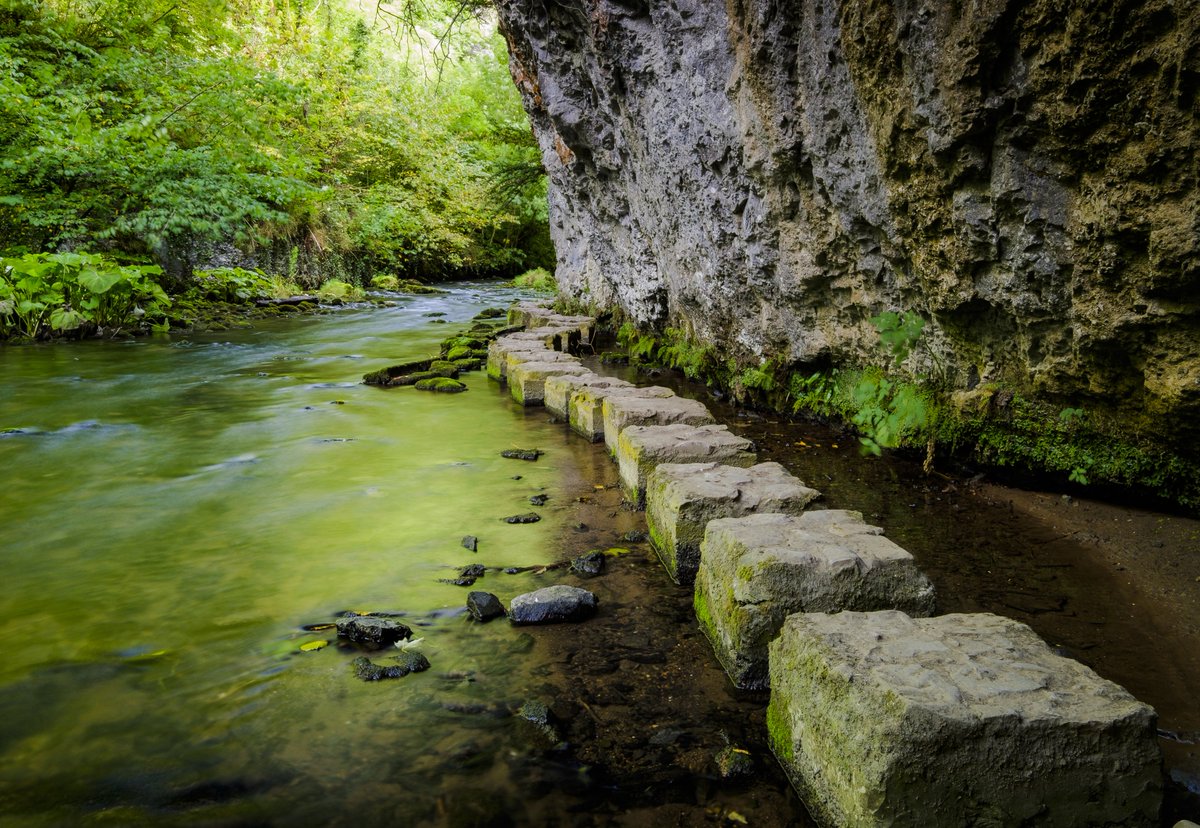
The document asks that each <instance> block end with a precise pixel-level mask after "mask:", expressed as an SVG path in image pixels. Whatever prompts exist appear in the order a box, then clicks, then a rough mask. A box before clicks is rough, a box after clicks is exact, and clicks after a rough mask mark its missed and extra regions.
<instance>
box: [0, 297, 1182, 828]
mask: <svg viewBox="0 0 1200 828" xmlns="http://www.w3.org/2000/svg"><path fill="white" fill-rule="evenodd" d="M447 287H449V292H448V293H446V294H442V295H437V296H429V297H412V298H406V299H403V300H400V302H399V303H398V304H397V306H395V307H392V308H386V309H361V310H355V309H347V310H341V311H339V312H337V313H334V314H331V315H326V316H311V317H294V318H286V319H280V320H277V321H272V322H264V323H259V324H257V325H256V326H255V328H254V329H252V330H242V331H236V332H222V333H213V334H207V335H192V336H189V337H188V338H186V339H184V338H181V337H174V338H171V339H166V338H163V339H142V340H137V341H134V342H129V343H111V342H85V343H59V344H55V345H30V346H9V347H0V429H18V431H15V432H10V433H7V434H3V435H0V554H2V555H3V558H2V560H3V562H4V564H5V572H4V582H3V583H4V586H3V589H2V591H0V634H2V638H0V641H3V644H4V654H3V658H0V823H2V824H4V825H9V824H12V825H18V826H26V825H28V826H45V825H70V826H73V825H91V824H103V825H122V826H124V825H139V824H154V825H221V826H226V825H228V826H234V825H238V826H241V825H247V826H248V825H289V826H290V825H355V826H362V825H367V826H370V825H399V826H409V825H413V826H424V825H429V826H435V825H436V826H484V825H487V826H500V825H564V826H600V825H627V826H660V825H667V824H671V825H696V824H716V825H719V824H725V825H737V824H743V823H748V824H750V825H754V826H800V825H808V824H809V823H808V822H807V821H806V817H805V815H804V812H803V808H802V806H801V805H800V803H799V802H798V801H797V800H796V797H795V796H794V795H793V794H792V792H791V790H790V787H789V786H788V784H787V782H786V780H785V779H784V777H783V776H782V774H781V773H780V771H779V769H778V766H777V764H776V763H775V762H774V760H773V759H772V758H771V757H770V755H769V754H768V752H767V750H766V746H765V744H764V737H765V723H764V720H763V718H764V717H763V707H764V704H765V696H764V695H763V694H741V693H737V692H734V691H732V689H731V687H730V685H729V684H728V682H727V680H726V679H725V677H724V675H723V673H722V672H721V671H720V669H719V667H718V665H717V664H716V662H715V659H714V658H713V657H712V654H711V652H710V650H709V649H708V644H707V642H706V641H705V640H704V637H703V635H701V634H700V633H699V632H698V631H697V629H696V625H695V622H694V618H693V617H692V611H691V600H690V595H689V594H688V591H687V590H686V589H683V588H680V587H677V586H675V585H674V584H672V583H671V582H670V581H669V579H667V578H666V576H665V574H664V573H663V571H662V569H661V567H660V566H659V565H658V563H657V561H656V559H655V557H654V555H653V552H652V551H651V550H650V549H649V547H648V546H647V545H646V544H645V543H644V542H639V541H638V540H637V539H636V537H632V538H631V537H628V536H627V533H629V532H631V531H632V532H635V533H636V532H637V531H638V530H644V528H645V523H644V517H643V516H642V515H640V514H638V513H635V512H631V511H629V510H627V509H623V508H622V507H621V503H620V496H619V493H618V491H617V487H616V485H615V484H616V469H615V466H614V465H613V464H612V463H611V462H609V461H608V458H607V456H606V455H605V453H604V450H603V448H602V447H599V446H593V445H589V444H587V443H585V442H584V441H583V440H581V439H579V438H577V437H574V436H572V435H570V434H569V433H568V432H567V431H566V430H565V429H564V428H563V427H562V426H561V424H557V423H553V422H551V421H550V420H549V418H548V417H547V415H546V414H545V412H543V411H540V410H531V411H526V410H522V409H520V408H518V407H516V406H514V405H513V404H512V403H511V402H510V400H509V398H508V396H507V395H506V394H504V393H502V392H501V391H499V390H498V389H497V388H496V386H495V384H490V385H489V383H488V381H487V379H486V377H485V376H484V375H483V373H482V372H478V373H472V374H466V375H464V379H465V381H466V383H467V384H468V386H469V388H470V390H469V391H468V393H466V394H461V395H438V394H426V393H421V392H417V391H415V390H413V389H411V388H402V389H379V388H370V387H367V386H363V385H361V384H359V379H360V377H361V375H362V374H363V373H365V372H366V371H368V370H374V369H377V368H380V367H382V366H384V365H387V364H389V363H392V362H399V361H404V360H409V359H417V358H421V357H425V356H428V355H430V354H431V353H433V352H435V351H436V350H437V344H438V343H439V342H440V340H441V339H443V338H444V337H446V336H448V335H449V334H450V333H451V332H453V331H455V330H457V329H458V328H459V327H461V326H462V323H465V322H466V321H467V320H469V319H471V318H472V317H473V316H474V315H475V314H476V313H477V312H478V311H479V310H480V309H482V308H483V307H486V306H501V307H502V306H504V305H506V304H507V303H508V302H509V301H511V300H512V299H513V298H515V296H516V294H515V293H513V292H512V291H508V290H505V289H500V288H496V287H495V286H494V285H488V284H483V283H477V284H462V283H460V284H457V285H453V286H447ZM430 314H444V316H440V317H434V316H431V315H430ZM438 319H445V320H447V321H448V322H449V323H450V324H440V323H439V322H438V321H437V320H438ZM597 367H598V368H599V367H600V366H597ZM637 379H640V380H642V381H654V382H658V383H660V384H661V383H664V382H666V383H670V384H674V385H676V387H677V388H678V390H679V391H680V392H681V393H684V394H688V395H691V396H699V397H701V398H703V399H704V401H705V402H706V403H708V404H709V405H710V406H711V407H712V408H713V411H714V412H715V413H716V414H717V416H718V417H719V418H720V419H722V420H724V421H726V422H729V423H730V424H731V425H732V426H733V428H734V430H735V431H738V432H740V433H744V434H746V435H747V436H750V437H752V438H753V439H755V440H756V442H757V443H758V445H759V455H760V458H761V459H763V460H777V461H779V462H782V463H783V464H784V465H785V466H787V467H788V468H789V469H790V470H791V471H793V472H794V473H796V474H797V475H799V476H800V477H802V478H803V479H805V480H806V481H807V482H809V483H810V484H812V485H814V486H816V487H818V488H820V489H822V490H823V491H824V493H825V496H824V499H823V501H822V502H823V504H824V505H826V506H829V507H835V508H852V509H860V510H862V511H863V512H864V513H865V514H866V515H867V517H868V519H869V520H870V521H872V522H875V523H878V524H879V525H881V526H883V527H884V528H885V529H886V531H887V532H888V534H889V536H890V537H892V538H894V539H895V540H897V542H899V543H900V544H901V545H902V546H905V547H906V548H908V549H910V550H911V551H912V552H913V554H914V555H915V556H916V558H917V560H918V563H919V564H920V565H921V566H922V568H923V569H924V570H925V571H926V572H927V573H928V574H929V575H930V577H931V578H932V579H933V581H934V583H935V585H936V586H937V588H938V591H939V595H940V600H941V605H942V606H941V608H942V610H943V611H991V612H999V613H1002V614H1005V615H1009V616H1012V617H1015V618H1018V619H1019V620H1022V621H1025V622H1026V623H1029V624H1031V626H1033V627H1034V629H1035V630H1037V631H1038V632H1039V633H1040V634H1041V635H1043V636H1044V637H1046V638H1047V640H1048V641H1050V642H1051V643H1052V644H1054V645H1055V646H1058V647H1060V648H1061V649H1062V650H1063V652H1065V653H1066V654H1068V655H1071V656H1073V657H1076V658H1079V659H1081V660H1083V661H1084V662H1085V663H1088V664H1090V665H1091V666H1093V667H1095V668H1096V669H1097V670H1098V671H1099V672H1100V673H1101V674H1102V675H1104V676H1106V677H1108V678H1111V679H1113V680H1116V681H1118V682H1120V683H1122V684H1124V685H1126V686H1127V687H1128V688H1129V689H1130V690H1131V691H1133V692H1134V693H1135V695H1138V696H1139V698H1142V699H1144V700H1146V701H1149V702H1150V703H1152V704H1154V705H1156V707H1158V710H1159V713H1160V717H1161V718H1160V725H1161V726H1162V727H1163V731H1164V735H1163V740H1162V744H1163V747H1164V750H1165V752H1166V759H1167V761H1166V770H1167V771H1168V774H1169V776H1170V778H1171V779H1172V780H1174V783H1175V784H1176V786H1177V789H1176V795H1175V796H1174V798H1173V800H1172V803H1173V804H1171V803H1169V811H1170V813H1173V814H1175V816H1192V817H1193V818H1195V817H1196V816H1197V814H1196V813H1194V806H1195V802H1196V801H1197V800H1196V798H1195V794H1196V793H1200V757H1197V749H1196V741H1197V739H1198V738H1200V737H1197V735H1196V734H1197V733H1198V732H1200V720H1198V719H1197V716H1196V712H1195V709H1196V708H1195V704H1194V699H1195V694H1194V688H1195V687H1196V686H1197V681H1198V680H1200V654H1198V653H1200V647H1198V646H1196V642H1198V641H1200V626H1198V625H1197V623H1196V615H1195V606H1196V605H1197V603H1200V601H1198V599H1197V592H1200V523H1197V522H1196V521H1189V520H1187V519H1184V518H1178V517H1172V516H1163V515H1154V514H1153V513H1140V512H1136V511H1131V510H1120V509H1114V508H1111V507H1106V506H1103V505H1098V504H1088V503H1086V502H1084V501H1067V500H1063V499H1061V498H1059V497H1058V496H1057V495H1053V496H1050V495H1038V494H1036V493H1022V492H1017V491H1015V490H1004V489H1002V488H998V487H988V486H986V485H983V484H981V485H975V484H974V483H973V482H972V481H969V480H963V479H954V478H952V477H946V476H938V475H935V476H933V477H926V476H925V475H922V474H921V473H920V469H919V463H912V462H909V461H906V460H904V459H903V458H894V457H892V458H889V459H888V461H887V462H878V461H873V460H865V459H863V458H861V457H859V456H858V453H857V451H855V450H854V446H853V441H852V439H847V438H846V435H840V434H838V433H836V432H833V431H830V430H828V429H824V428H822V427H820V426H815V425H812V424H804V423H791V422H786V421H780V420H777V419H773V418H772V419H766V418H762V417H756V416H754V415H748V414H747V413H746V412H743V411H739V410H738V409H736V408H733V407H730V406H727V405H725V404H723V403H722V402H720V401H718V400H714V399H711V398H710V397H709V396H708V395H707V392H706V391H705V390H704V389H702V388H698V387H695V386H690V385H689V384H687V383H684V382H681V381H679V380H678V379H677V378H676V379H672V378H671V377H669V376H661V377H644V376H643V377H637ZM534 446H537V447H539V448H542V449H543V450H545V451H546V452H547V453H546V455H545V456H543V457H542V458H541V459H540V460H538V461H537V462H534V463H530V462H522V461H517V460H507V459H503V458H501V457H500V456H499V452H500V450H502V449H505V448H511V447H534ZM537 494H544V495H548V496H549V498H550V499H549V501H548V502H547V503H546V504H545V505H544V506H538V507H534V506H532V505H531V504H530V502H529V498H530V497H531V496H533V495H537ZM529 511H536V512H538V513H540V514H541V515H542V518H543V519H542V520H541V522H539V523H535V524H531V525H515V526H514V525H509V524H506V523H504V522H503V521H502V518H504V517H505V516H507V515H512V514H517V513H525V512H529ZM1081 516H1083V517H1081ZM1081 520H1083V521H1084V522H1081ZM468 534H470V535H475V536H477V537H478V538H479V552H478V553H477V554H476V553H472V552H469V551H468V550H466V549H465V548H463V547H462V546H461V545H460V540H461V539H462V537H463V536H464V535H468ZM612 546H623V547H627V549H628V551H627V552H626V553H623V554H620V555H619V556H616V557H612V558H610V559H609V569H608V572H607V574H606V575H604V576H603V577H601V578H595V579H592V580H589V581H587V582H586V583H585V582H583V581H582V580H581V579H580V578H579V577H578V576H575V575H571V574H568V573H566V572H564V571H563V570H562V569H551V570H549V571H542V565H545V564H552V563H556V562H559V561H562V560H564V559H566V558H570V557H572V556H574V555H577V554H580V553H581V552H583V551H586V550H589V549H594V548H608V547H612ZM1135 547H1137V548H1140V549H1141V550H1142V551H1141V553H1140V554H1141V557H1140V558H1138V557H1137V554H1136V553H1135ZM1106 550H1107V551H1106ZM1113 550H1116V552H1115V553H1114V552H1113ZM1106 555H1107V556H1108V557H1106ZM1114 555H1115V557H1114ZM473 563H482V564H485V565H486V566H488V567H489V570H488V572H487V574H486V575H485V576H484V577H483V578H482V579H481V580H480V581H479V583H478V584H477V585H476V587H475V588H477V589H486V590H488V591H491V592H495V593H496V594H497V595H499V597H500V598H501V599H502V600H504V601H505V602H506V603H507V601H508V600H509V599H510V598H511V597H512V596H514V595H516V594H518V593H521V592H525V591H528V590H530V589H534V588H537V587H540V586H544V585H547V584H550V583H556V582H560V581H566V582H570V583H581V584H583V585H585V586H586V587H587V588H588V589H591V590H593V591H595V592H596V593H597V594H598V595H599V596H600V613H599V615H598V616H597V617H596V618H595V619H593V620H591V621H589V622H587V623H586V624H581V625H564V626H558V627H546V628H536V629H530V630H529V631H523V630H522V629H520V628H513V627H511V626H509V625H508V624H507V623H505V622H503V621H500V622H493V623H491V624H486V625H482V624H477V623H474V622H472V621H470V620H469V619H468V618H467V617H466V616H465V614H464V612H463V603H464V600H465V596H466V593H467V591H468V590H466V589H464V588H463V587H460V586H454V585H452V584H448V583H443V582H442V579H451V578H453V577H455V576H456V575H457V573H458V571H459V570H460V569H461V568H462V567H464V566H466V565H469V564H473ZM1143 567H1158V568H1159V569H1160V570H1161V571H1160V572H1157V574H1155V573H1150V575H1153V576H1154V577H1149V576H1147V575H1146V574H1145V573H1143V572H1142V571H1141V569H1142V568H1143ZM504 568H515V569H518V570H520V571H519V572H516V573H514V574H509V573H505V572H503V571H502V570H503V569H504ZM1129 569H1133V570H1135V571H1136V572H1130V571H1127V570H1129ZM346 610H362V611H365V610H374V611H394V612H401V613H404V622H405V623H407V624H409V625H410V626H412V627H413V629H414V630H415V632H414V637H419V638H421V639H423V640H422V641H421V643H420V645H419V649H420V650H421V651H422V652H423V653H424V654H426V655H427V656H428V658H429V660H430V662H431V663H432V665H433V666H432V669H431V670H429V671H428V672H426V673H421V674H418V675H412V676H408V677H406V678H403V679H400V680H395V681H385V682H374V683H365V682H361V681H358V680H357V679H355V678H354V677H353V675H352V671H351V666H350V665H351V662H352V660H353V659H354V658H355V657H356V656H358V655H361V653H360V652H358V651H356V650H354V649H353V648H348V647H344V646H339V645H338V644H337V642H336V641H334V642H333V643H331V644H330V645H329V646H327V647H324V648H323V649H319V650H313V651H301V649H300V648H301V647H302V646H303V645H305V644H308V643H311V642H317V641H321V640H326V639H329V638H331V637H332V634H331V633H330V632H328V631H312V632H306V631H305V630H304V629H303V628H304V627H305V626H306V625H314V624H322V623H328V622H330V621H331V620H332V619H333V618H334V617H335V616H336V615H337V614H339V613H341V612H343V611H346ZM376 658H377V660H381V661H382V660H383V659H382V658H380V657H378V656H377V657H376ZM384 658H385V657H384ZM529 700H537V701H543V702H545V703H546V704H547V705H549V706H550V708H551V713H552V714H553V716H554V717H555V719H556V721H557V723H558V732H557V733H556V734H554V735H553V736H551V737H550V738H549V739H547V737H546V734H545V733H543V732H540V731H539V730H538V728H531V727H529V726H528V725H526V724H524V723H523V722H522V720H521V717H520V716H514V715H513V712H514V711H515V710H517V708H519V707H520V706H521V705H522V704H523V703H524V702H526V701H529ZM559 739H561V742H558V743H556V740H559ZM724 748H737V749H738V750H739V751H741V750H745V751H748V752H749V755H750V756H751V757H752V758H753V762H754V765H755V769H754V772H753V774H752V775H751V776H749V777H741V778H733V779H723V778H721V776H720V774H719V773H718V772H717V770H716V767H715V763H714V756H715V755H716V754H717V753H719V752H720V751H721V750H722V749H724ZM1189 792H1190V793H1189ZM1166 824H1168V825H1169V824H1171V823H1170V822H1167V823H1166Z"/></svg>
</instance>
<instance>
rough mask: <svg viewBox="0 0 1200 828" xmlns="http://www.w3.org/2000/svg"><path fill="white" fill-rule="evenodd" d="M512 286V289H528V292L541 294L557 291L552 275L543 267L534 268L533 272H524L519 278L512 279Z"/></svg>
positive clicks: (556, 284)
mask: <svg viewBox="0 0 1200 828" xmlns="http://www.w3.org/2000/svg"><path fill="white" fill-rule="evenodd" d="M512 284H513V287H521V288H529V289H530V290H536V291H540V292H542V293H554V292H556V291H557V290H558V283H557V282H555V281H554V274H552V273H551V272H550V271H548V270H546V268H544V267H535V268H534V269H533V270H526V271H525V272H524V273H522V274H521V275H520V276H518V277H516V278H515V279H513V280H512Z"/></svg>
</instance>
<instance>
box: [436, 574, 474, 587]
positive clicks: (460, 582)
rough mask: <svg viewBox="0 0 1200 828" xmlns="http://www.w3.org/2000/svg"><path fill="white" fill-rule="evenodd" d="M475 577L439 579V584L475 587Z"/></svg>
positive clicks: (462, 576)
mask: <svg viewBox="0 0 1200 828" xmlns="http://www.w3.org/2000/svg"><path fill="white" fill-rule="evenodd" d="M475 581H476V578H475V576H474V575H460V576H459V577H457V578H439V579H438V583H441V584H453V585H454V586H475Z"/></svg>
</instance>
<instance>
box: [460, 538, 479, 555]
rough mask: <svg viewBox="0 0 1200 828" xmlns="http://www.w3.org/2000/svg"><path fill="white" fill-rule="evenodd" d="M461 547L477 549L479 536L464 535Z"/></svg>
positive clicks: (473, 550) (476, 550)
mask: <svg viewBox="0 0 1200 828" xmlns="http://www.w3.org/2000/svg"><path fill="white" fill-rule="evenodd" d="M462 545H463V549H470V550H471V551H472V552H478V551H479V538H477V537H475V536H474V535H464V536H463V539H462Z"/></svg>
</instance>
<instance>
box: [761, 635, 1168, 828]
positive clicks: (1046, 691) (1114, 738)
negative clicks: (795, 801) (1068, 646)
mask: <svg viewBox="0 0 1200 828" xmlns="http://www.w3.org/2000/svg"><path fill="white" fill-rule="evenodd" d="M770 662H771V701H770V706H769V707H768V710H767V721H768V727H769V730H770V742H771V748H772V750H774V752H775V755H776V756H777V757H778V758H779V760H780V762H781V763H782V765H783V767H784V769H785V771H786V772H787V774H788V776H789V777H790V778H791V780H792V782H793V784H794V785H795V787H796V789H797V790H798V791H799V793H800V796H801V798H802V799H803V800H804V801H805V804H806V805H807V806H808V808H809V810H810V811H811V812H812V813H813V814H814V816H816V817H817V818H818V821H819V822H821V823H822V824H823V825H826V826H845V825H854V826H862V827H863V828H876V827H878V828H883V826H889V828H941V826H946V828H951V826H955V827H957V826H962V825H996V826H1002V825H1013V826H1016V825H1037V826H1039V827H1040V826H1045V827H1046V828H1057V826H1063V828H1065V827H1066V826H1080V825H1097V826H1098V825H1114V826H1115V825H1121V826H1146V828H1149V826H1153V825H1157V824H1158V811H1159V803H1160V800H1161V785H1162V782H1161V770H1160V762H1161V756H1160V753H1159V748H1158V744H1157V742H1156V741H1155V713H1154V711H1153V709H1151V708H1150V707H1148V706H1146V705H1144V704H1142V703H1141V702H1139V701H1137V700H1136V699H1134V698H1133V697H1132V696H1131V695H1129V694H1128V693H1127V692H1125V690H1123V689H1122V688H1120V687H1118V686H1117V685H1115V684H1113V683H1112V682H1109V681H1105V680H1104V679H1102V678H1100V677H1099V676H1097V675H1096V674H1095V673H1094V672H1092V670H1090V669H1089V668H1087V667H1085V666H1084V665H1082V664H1080V663H1078V662H1076V661H1073V660H1071V659H1067V658H1063V657H1061V656H1058V655H1055V654H1054V653H1053V652H1052V651H1051V650H1050V648H1049V647H1048V646H1047V645H1046V644H1045V643H1044V642H1043V641H1042V640H1041V639H1040V638H1038V636H1037V635H1036V634H1035V633H1034V632H1033V631H1032V630H1031V629H1029V628H1028V627H1027V626H1025V625H1024V624H1020V623H1018V622H1016V621H1012V620H1009V619H1007V618H1001V617H999V616H995V615H985V614H978V615H944V616H941V617H939V618H922V619H913V618H909V617H907V616H905V615H904V614H903V613H900V612H873V613H858V612H842V613H839V614H837V615H824V614H820V613H818V614H800V615H792V616H791V617H789V618H788V619H787V621H786V623H785V624H784V626H783V628H782V630H781V632H780V634H779V637H778V639H777V640H776V641H775V642H773V643H772V644H771V650H770Z"/></svg>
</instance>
